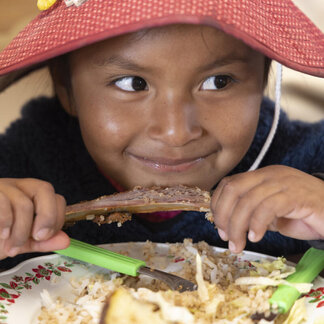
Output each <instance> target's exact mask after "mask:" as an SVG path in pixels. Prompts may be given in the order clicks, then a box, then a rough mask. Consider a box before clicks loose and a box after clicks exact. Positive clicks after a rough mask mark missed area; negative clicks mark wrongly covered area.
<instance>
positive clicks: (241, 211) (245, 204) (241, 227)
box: [228, 181, 281, 253]
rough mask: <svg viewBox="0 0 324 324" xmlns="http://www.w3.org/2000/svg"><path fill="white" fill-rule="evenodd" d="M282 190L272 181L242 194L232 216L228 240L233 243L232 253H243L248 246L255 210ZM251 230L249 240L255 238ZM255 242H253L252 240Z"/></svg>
mask: <svg viewBox="0 0 324 324" xmlns="http://www.w3.org/2000/svg"><path fill="white" fill-rule="evenodd" d="M280 190H281V188H278V186H277V185H276V184H274V183H272V182H271V181H264V182H262V183H261V184H259V185H257V186H255V187H253V188H252V189H251V190H250V191H248V192H246V193H245V194H242V195H241V197H240V198H239V199H238V202H237V203H236V205H235V207H234V209H233V212H232V215H231V216H230V218H229V219H230V221H229V229H228V238H229V240H230V241H231V250H232V252H235V253H239V252H241V251H242V250H243V249H244V247H245V244H246V233H247V231H248V229H249V224H250V219H251V217H252V215H253V213H254V211H255V209H256V208H257V207H258V206H259V205H260V204H261V202H262V201H263V200H265V199H267V197H269V196H272V195H273V194H275V193H277V192H278V191H280ZM253 234H254V233H253V232H252V231H251V230H250V232H249V235H250V237H249V238H253ZM251 241H252V242H254V241H253V240H251Z"/></svg>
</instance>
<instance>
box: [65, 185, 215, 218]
mask: <svg viewBox="0 0 324 324" xmlns="http://www.w3.org/2000/svg"><path fill="white" fill-rule="evenodd" d="M172 210H173V211H174V210H193V211H201V212H207V217H208V215H210V193H209V192H208V191H204V190H202V189H199V188H198V187H188V186H183V185H178V186H174V187H150V188H143V187H135V188H134V189H133V190H130V191H125V192H121V193H116V194H113V195H108V196H102V197H99V198H97V199H95V200H91V201H84V202H80V203H77V204H74V205H70V206H68V207H67V209H66V214H65V223H66V224H70V223H74V222H76V221H78V220H82V219H88V220H93V221H95V222H97V223H99V224H100V223H101V224H102V223H111V222H119V223H120V224H122V223H123V222H125V221H127V220H130V219H131V214H134V213H152V212H156V211H172Z"/></svg>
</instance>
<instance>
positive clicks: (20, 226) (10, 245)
mask: <svg viewBox="0 0 324 324" xmlns="http://www.w3.org/2000/svg"><path fill="white" fill-rule="evenodd" d="M7 193H8V196H9V197H10V200H11V206H12V210H13V218H14V222H13V225H12V228H11V234H10V237H9V238H8V240H7V242H6V250H7V251H8V255H9V256H11V255H16V254H17V250H19V248H20V247H21V246H23V245H24V244H25V243H26V241H27V240H28V238H29V237H30V231H31V227H32V222H33V217H34V205H33V202H32V201H31V200H30V198H29V197H28V196H26V195H25V194H24V193H23V192H22V191H21V190H19V189H17V188H16V187H10V188H8V190H7ZM9 250H11V251H9Z"/></svg>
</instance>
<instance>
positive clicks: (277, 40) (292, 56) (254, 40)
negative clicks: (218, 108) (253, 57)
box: [0, 0, 324, 90]
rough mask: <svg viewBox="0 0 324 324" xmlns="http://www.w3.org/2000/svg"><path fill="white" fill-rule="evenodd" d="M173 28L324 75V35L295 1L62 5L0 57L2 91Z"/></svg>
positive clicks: (97, 0) (140, 0)
mask: <svg viewBox="0 0 324 324" xmlns="http://www.w3.org/2000/svg"><path fill="white" fill-rule="evenodd" d="M169 24H196V25H198V24H201V25H207V26H212V27H215V28H218V29H220V30H222V31H224V32H225V33H227V34H229V35H232V36H234V37H236V38H237V39H240V40H241V41H243V42H244V43H246V44H247V45H248V46H250V47H252V48H253V49H255V50H257V51H259V52H261V53H263V54H264V55H266V56H268V57H269V58H271V59H274V60H276V61H278V62H280V63H282V64H283V65H285V66H287V67H289V68H292V69H294V70H297V71H300V72H303V73H307V74H310V75H314V76H318V77H324V34H323V33H322V32H321V31H320V30H319V29H318V28H317V27H316V26H315V25H314V24H313V23H312V22H311V21H310V20H309V19H308V18H307V17H306V16H305V15H304V14H303V13H302V12H301V11H300V10H299V9H298V8H297V7H296V6H295V5H294V4H293V3H292V1H290V0H267V1H260V0H245V1H237V0H227V1H224V0H208V1H206V0H163V1H162V2H161V1H157V0H156V1H155V0H153V1H152V0H151V1H148V0H137V1H136V2H134V1H132V0H122V1H120V0H106V1H102V0H87V1H86V2H85V3H84V4H83V5H81V6H80V7H66V5H65V3H64V1H63V0H62V1H59V2H58V3H57V4H56V5H54V6H53V7H52V8H51V9H49V10H48V11H45V12H43V13H41V14H39V15H38V16H37V17H36V18H35V19H34V20H33V21H32V22H31V23H30V24H29V25H27V26H26V27H25V29H24V30H22V31H21V32H20V33H19V34H18V35H17V37H16V38H15V39H14V40H13V41H12V42H11V43H10V44H9V45H8V47H7V48H6V49H5V50H4V51H3V52H2V53H1V54H0V90H1V89H4V88H5V87H7V86H8V85H9V84H10V83H12V82H13V81H14V80H16V79H17V78H19V77H21V76H22V75H24V74H26V73H27V72H28V71H30V70H32V69H34V68H37V67H38V66H40V65H41V64H42V63H44V62H46V61H48V60H49V59H51V58H54V57H56V56H59V55H62V54H65V53H68V52H71V51H73V50H76V49H79V48H81V47H84V46H87V45H90V44H93V43H95V42H98V41H101V40H104V39H107V38H110V37H114V36H118V35H122V34H126V33H130V32H135V31H138V30H140V29H144V28H152V27H158V26H163V25H169Z"/></svg>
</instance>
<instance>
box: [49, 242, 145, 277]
mask: <svg viewBox="0 0 324 324" xmlns="http://www.w3.org/2000/svg"><path fill="white" fill-rule="evenodd" d="M70 240H71V242H70V245H69V247H67V248H66V249H64V250H57V251H54V252H55V253H58V254H61V255H64V256H68V257H70V258H74V259H77V260H80V261H84V262H87V263H91V264H94V265H96V266H99V267H102V268H105V269H109V270H112V271H115V272H120V273H123V274H127V275H130V276H137V275H138V273H137V272H138V269H139V268H140V267H144V266H145V265H146V263H145V261H142V260H137V259H133V258H130V257H128V256H126V255H122V254H119V253H116V252H113V251H109V250H106V249H103V248H100V247H98V246H95V245H91V244H88V243H84V242H81V241H78V240H75V239H72V238H71V239H70Z"/></svg>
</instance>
